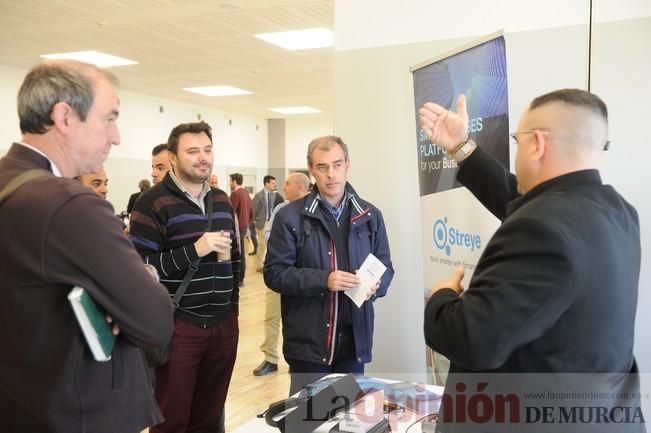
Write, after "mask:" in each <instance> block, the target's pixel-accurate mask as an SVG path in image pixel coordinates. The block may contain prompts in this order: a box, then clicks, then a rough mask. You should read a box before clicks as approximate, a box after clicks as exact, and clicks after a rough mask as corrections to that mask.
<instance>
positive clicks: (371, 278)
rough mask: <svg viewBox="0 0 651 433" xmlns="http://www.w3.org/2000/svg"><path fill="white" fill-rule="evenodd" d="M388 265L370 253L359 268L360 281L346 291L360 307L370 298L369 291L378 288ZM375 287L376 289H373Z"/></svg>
mask: <svg viewBox="0 0 651 433" xmlns="http://www.w3.org/2000/svg"><path fill="white" fill-rule="evenodd" d="M386 270H387V267H386V266H384V264H383V263H382V262H381V261H380V260H379V259H378V258H377V257H375V256H374V255H373V254H369V255H368V256H367V257H366V259H365V260H364V263H362V266H361V267H360V268H359V269H358V270H357V274H356V275H357V277H358V278H359V279H360V283H359V285H358V286H357V287H355V288H353V289H350V290H346V291H345V292H344V293H346V295H347V296H348V297H349V298H350V299H352V300H353V302H354V303H355V305H357V308H360V307H361V306H362V304H363V303H364V301H365V300H367V299H368V298H369V292H371V291H373V292H374V291H375V290H377V286H378V283H379V281H380V278H381V277H382V274H384V272H385V271H386ZM373 288H375V290H373Z"/></svg>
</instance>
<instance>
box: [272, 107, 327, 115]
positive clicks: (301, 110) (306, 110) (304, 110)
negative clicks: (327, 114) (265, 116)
mask: <svg viewBox="0 0 651 433" xmlns="http://www.w3.org/2000/svg"><path fill="white" fill-rule="evenodd" d="M269 110H270V111H275V112H276V113H281V114H311V113H320V112H321V110H318V109H316V108H312V107H305V106H300V107H276V108H270V109H269Z"/></svg>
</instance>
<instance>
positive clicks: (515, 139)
mask: <svg viewBox="0 0 651 433" xmlns="http://www.w3.org/2000/svg"><path fill="white" fill-rule="evenodd" d="M536 131H539V132H544V133H549V132H550V130H549V129H546V128H534V129H523V130H522V131H515V132H512V133H510V134H509V136H511V139H512V140H513V142H514V143H515V144H518V143H519V141H518V135H525V134H533V133H534V132H536Z"/></svg>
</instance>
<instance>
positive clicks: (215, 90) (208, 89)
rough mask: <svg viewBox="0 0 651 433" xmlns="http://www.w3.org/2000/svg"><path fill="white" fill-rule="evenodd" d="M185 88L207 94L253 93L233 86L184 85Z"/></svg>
mask: <svg viewBox="0 0 651 433" xmlns="http://www.w3.org/2000/svg"><path fill="white" fill-rule="evenodd" d="M183 90H185V91H188V92H193V93H198V94H200V95H206V96H232V95H250V94H251V93H253V92H249V91H248V90H243V89H238V88H237V87H233V86H204V87H184V88H183Z"/></svg>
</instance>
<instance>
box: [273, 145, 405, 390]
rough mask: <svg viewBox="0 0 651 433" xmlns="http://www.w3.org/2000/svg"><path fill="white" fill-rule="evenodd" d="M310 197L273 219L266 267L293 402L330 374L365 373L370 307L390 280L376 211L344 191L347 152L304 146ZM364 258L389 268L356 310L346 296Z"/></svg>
mask: <svg viewBox="0 0 651 433" xmlns="http://www.w3.org/2000/svg"><path fill="white" fill-rule="evenodd" d="M307 164H308V168H309V170H310V174H312V176H313V177H314V178H315V179H316V185H315V187H314V188H313V190H312V192H311V193H310V194H308V195H306V196H305V197H303V198H302V199H299V200H295V201H293V202H292V203H290V204H288V205H287V206H285V207H284V208H283V209H281V210H280V211H279V212H278V214H277V215H276V218H275V221H274V224H273V227H272V228H271V236H270V237H269V245H268V252H267V258H266V260H265V265H264V281H265V283H266V284H267V287H269V288H271V289H272V290H274V291H276V292H278V293H280V302H281V315H282V321H283V341H284V342H283V354H284V355H285V360H286V361H287V363H288V364H289V372H290V376H291V385H290V394H293V393H295V392H297V391H299V390H300V389H301V388H302V387H303V386H305V385H307V384H309V383H312V382H314V381H315V380H317V379H319V378H321V377H323V376H325V375H327V374H329V373H363V372H364V364H365V363H367V362H370V361H371V350H372V345H373V321H374V311H373V302H375V300H376V299H377V298H379V297H382V296H384V295H385V294H386V292H387V289H388V288H389V283H390V282H391V279H392V278H393V268H392V265H391V254H390V252H389V240H388V238H387V234H386V229H385V227H384V219H383V218H382V213H381V212H380V210H379V209H377V208H376V207H375V206H373V205H372V204H371V203H369V202H367V201H365V200H363V199H362V198H360V197H359V196H358V195H357V192H355V190H354V189H353V187H352V186H351V185H350V184H349V183H348V169H349V167H350V161H349V159H348V147H347V146H346V144H345V143H344V142H343V140H342V139H341V138H339V137H335V136H325V137H320V138H317V139H315V140H312V142H311V143H310V145H309V146H308V151H307ZM369 254H373V255H375V256H376V257H377V258H378V259H379V260H380V261H381V262H382V263H384V265H385V266H386V267H387V270H386V272H385V273H384V274H383V276H382V278H381V280H380V281H379V282H378V283H377V284H376V285H375V286H374V287H372V288H371V289H370V290H369V291H368V292H367V293H366V299H365V300H364V302H363V303H362V304H361V306H360V307H357V305H355V304H354V303H353V301H352V300H351V299H350V298H349V297H348V296H345V295H344V292H345V291H347V290H351V289H353V288H356V287H357V286H358V285H359V284H360V279H359V278H358V277H357V275H355V271H356V270H357V269H359V268H360V266H361V265H362V263H363V262H364V260H365V259H366V258H367V257H368V255H369Z"/></svg>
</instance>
